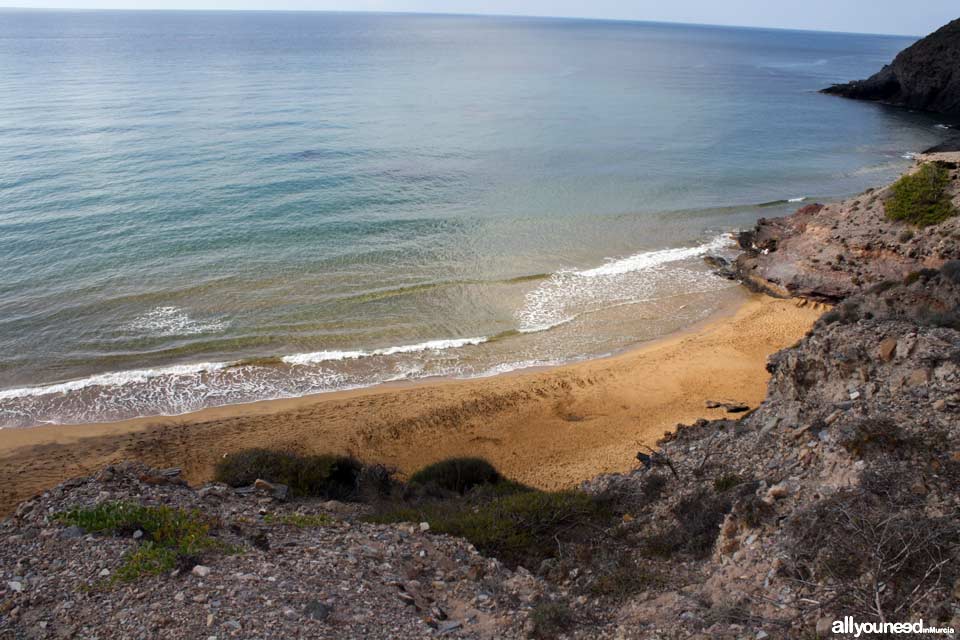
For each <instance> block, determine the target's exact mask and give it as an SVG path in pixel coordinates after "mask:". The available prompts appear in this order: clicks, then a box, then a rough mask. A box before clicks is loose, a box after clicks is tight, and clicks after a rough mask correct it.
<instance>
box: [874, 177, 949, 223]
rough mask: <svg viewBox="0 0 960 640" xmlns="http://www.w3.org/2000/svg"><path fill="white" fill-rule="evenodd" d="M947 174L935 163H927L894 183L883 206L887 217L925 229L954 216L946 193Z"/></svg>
mask: <svg viewBox="0 0 960 640" xmlns="http://www.w3.org/2000/svg"><path fill="white" fill-rule="evenodd" d="M949 184H950V172H949V171H948V170H947V169H946V167H943V166H941V165H939V164H937V163H930V162H928V163H926V164H923V165H921V166H920V169H919V170H917V171H916V172H915V173H912V174H908V175H905V176H903V177H902V178H900V179H899V180H897V181H896V182H895V183H894V184H893V186H892V187H891V191H892V194H891V196H890V198H888V199H887V201H886V203H885V207H886V213H887V217H888V218H890V219H891V220H901V221H904V222H909V223H911V224H915V225H917V226H921V227H925V226H928V225H932V224H939V223H940V222H943V221H944V220H946V219H947V218H949V217H950V216H953V215H955V214H956V209H955V208H954V206H953V203H952V202H951V201H950V195H949V194H948V193H947V185H949Z"/></svg>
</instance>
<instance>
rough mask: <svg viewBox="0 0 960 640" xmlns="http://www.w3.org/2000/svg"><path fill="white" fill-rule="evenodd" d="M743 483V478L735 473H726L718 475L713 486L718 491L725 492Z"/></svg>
mask: <svg viewBox="0 0 960 640" xmlns="http://www.w3.org/2000/svg"><path fill="white" fill-rule="evenodd" d="M741 483H743V478H741V477H740V476H738V475H737V474H735V473H725V474H724V475H722V476H718V477H717V478H715V479H714V481H713V488H714V489H715V490H716V491H717V493H724V492H725V491H730V489H733V488H734V487H736V486H737V485H739V484H741Z"/></svg>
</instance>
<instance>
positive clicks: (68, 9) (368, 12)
mask: <svg viewBox="0 0 960 640" xmlns="http://www.w3.org/2000/svg"><path fill="white" fill-rule="evenodd" d="M0 11H24V12H28V11H36V12H65V13H66V12H97V11H101V12H106V11H113V12H117V13H334V14H357V15H407V16H450V17H468V18H537V19H541V20H583V21H590V22H623V23H636V24H662V25H674V26H688V27H714V28H725V29H756V30H760V31H794V32H803V33H833V34H838V35H858V36H881V37H891V38H922V37H924V36H923V35H919V34H915V33H875V32H867V31H843V30H837V29H802V28H797V27H762V26H757V25H745V24H716V23H707V22H679V21H674V20H647V19H642V18H599V17H587V16H544V15H537V14H526V13H467V12H464V13H456V12H444V11H373V10H363V9H158V8H143V9H140V8H136V7H126V8H122V9H120V8H106V7H20V6H2V5H0ZM934 30H936V29H934ZM930 33H933V31H931V32H930ZM927 35H929V34H927Z"/></svg>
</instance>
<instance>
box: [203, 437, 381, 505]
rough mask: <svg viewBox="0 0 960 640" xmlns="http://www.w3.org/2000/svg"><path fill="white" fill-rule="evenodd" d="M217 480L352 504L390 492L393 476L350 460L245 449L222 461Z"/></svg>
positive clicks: (273, 450) (279, 451)
mask: <svg viewBox="0 0 960 640" xmlns="http://www.w3.org/2000/svg"><path fill="white" fill-rule="evenodd" d="M214 478H215V479H216V480H217V481H218V482H222V483H224V484H227V485H229V486H231V487H243V486H247V485H252V484H253V483H254V482H255V481H257V480H265V481H267V482H270V483H274V484H282V485H285V486H286V487H287V488H288V489H289V491H290V493H291V494H292V495H293V496H297V497H314V498H325V499H327V500H353V499H357V498H358V497H359V496H360V495H361V494H362V493H364V492H367V491H371V492H373V493H379V492H382V491H387V490H389V486H390V473H389V471H388V470H387V469H385V468H382V467H379V466H377V465H364V464H363V463H361V462H360V461H358V460H356V459H354V458H351V457H349V456H341V455H299V454H297V453H294V452H291V451H283V450H276V449H259V448H256V449H245V450H243V451H238V452H236V453H232V454H230V455H228V456H226V457H224V458H223V459H222V460H220V461H219V462H218V463H217V465H216V468H215V469H214Z"/></svg>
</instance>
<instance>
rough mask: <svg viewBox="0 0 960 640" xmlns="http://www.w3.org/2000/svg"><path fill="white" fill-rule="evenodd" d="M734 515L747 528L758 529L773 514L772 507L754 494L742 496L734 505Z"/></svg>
mask: <svg viewBox="0 0 960 640" xmlns="http://www.w3.org/2000/svg"><path fill="white" fill-rule="evenodd" d="M734 513H735V514H736V516H737V517H738V518H740V519H741V520H742V521H743V522H744V523H745V524H746V525H747V526H748V527H754V528H755V527H759V526H760V525H761V524H763V521H764V520H766V519H767V518H768V517H769V516H771V515H772V514H773V507H772V506H770V505H769V504H767V503H766V502H764V501H763V500H761V499H760V497H759V496H757V495H756V494H755V493H751V494H748V495H746V496H744V497H743V498H742V499H741V500H740V501H739V502H737V503H736V504H735V505H734Z"/></svg>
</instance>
